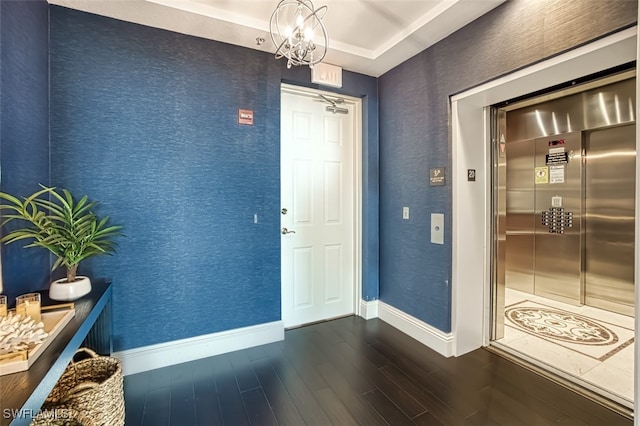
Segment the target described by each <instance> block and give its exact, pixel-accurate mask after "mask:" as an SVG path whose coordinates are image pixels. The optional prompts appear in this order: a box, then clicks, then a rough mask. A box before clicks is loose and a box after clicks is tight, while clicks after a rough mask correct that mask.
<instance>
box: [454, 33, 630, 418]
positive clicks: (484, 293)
mask: <svg viewBox="0 0 640 426" xmlns="http://www.w3.org/2000/svg"><path fill="white" fill-rule="evenodd" d="M636 43H637V27H632V28H628V29H626V30H623V31H620V32H618V33H615V34H612V35H610V36H608V37H605V38H602V39H599V40H597V41H595V42H592V43H589V44H587V45H584V46H581V47H578V48H576V49H573V50H571V51H569V52H567V53H564V54H561V55H558V56H555V57H553V58H551V59H548V60H545V61H542V62H539V63H537V64H535V65H533V66H530V67H527V68H525V69H522V70H519V71H516V72H514V73H512V74H509V75H507V76H505V77H502V78H499V79H497V80H494V81H491V82H489V83H486V84H483V85H481V86H478V87H475V88H473V89H470V90H467V91H465V92H463V93H460V94H458V95H455V96H453V97H452V98H451V115H452V117H451V118H452V125H451V127H452V129H451V130H452V170H453V171H452V173H453V176H454V178H453V179H452V182H453V194H452V240H453V249H452V250H453V253H452V307H451V310H452V318H451V325H452V327H451V328H452V332H453V336H454V355H456V356H459V355H462V354H465V353H467V352H470V351H472V350H474V349H477V348H480V347H482V346H486V345H488V343H489V331H490V327H491V323H490V306H491V300H490V288H491V245H492V235H491V221H492V215H491V167H492V165H491V156H490V149H491V143H490V129H489V125H488V124H489V117H488V114H489V110H488V106H490V105H493V104H496V103H499V102H503V101H506V100H509V99H513V98H515V97H518V96H522V95H526V94H528V93H532V92H535V91H538V90H542V89H544V88H547V87H551V86H554V85H556V84H560V83H564V82H567V81H571V80H573V79H576V78H579V77H583V76H585V75H589V74H592V73H596V72H599V71H603V70H606V69H608V68H612V67H614V66H617V65H622V64H625V63H628V62H631V61H634V60H636V57H637V56H638V53H637V51H638V46H637V44H636ZM636 108H637V105H636ZM636 116H637V115H636ZM639 127H640V126H639ZM636 143H638V141H637V140H636ZM467 169H476V182H468V181H467V180H466V179H464V176H466V170H467ZM639 187H640V177H638V178H637V179H636V190H638V188H639ZM636 198H637V197H636ZM636 202H637V203H638V200H636ZM469 212H477V214H472V215H470V214H469ZM639 214H640V210H639V209H638V204H637V205H636V226H637V227H638V222H640V220H639V219H638V215H639ZM637 229H638V228H637ZM636 238H638V230H636ZM637 244H638V243H636V248H638V247H639V246H638V245H637ZM635 268H636V282H635V286H636V321H637V322H638V316H639V315H638V306H640V301H639V298H640V291H639V289H638V286H639V285H640V284H639V282H638V281H639V279H638V274H639V273H640V271H639V270H640V256H637V255H636V265H635ZM638 331H639V330H638V327H636V340H638ZM639 353H640V352H639V350H638V348H637V347H636V362H638V357H639ZM637 377H638V375H637V374H636V380H638V379H637ZM637 392H638V385H637V384H636V394H637ZM637 403H638V401H637V398H636V404H637ZM636 408H637V407H636ZM639 419H640V416H638V417H636V421H640V420H639Z"/></svg>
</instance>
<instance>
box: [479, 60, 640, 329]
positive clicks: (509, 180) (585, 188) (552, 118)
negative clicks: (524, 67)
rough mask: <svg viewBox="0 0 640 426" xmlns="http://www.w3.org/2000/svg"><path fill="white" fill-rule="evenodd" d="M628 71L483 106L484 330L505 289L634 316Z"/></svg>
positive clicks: (496, 324)
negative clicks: (489, 217) (487, 152)
mask: <svg viewBox="0 0 640 426" xmlns="http://www.w3.org/2000/svg"><path fill="white" fill-rule="evenodd" d="M635 84H636V80H635V70H626V71H622V72H616V73H614V74H610V75H607V76H604V77H603V76H599V77H598V78H595V79H591V80H588V81H584V82H580V83H578V84H575V83H574V84H568V85H566V86H565V87H563V88H560V89H558V90H553V91H549V92H547V93H544V94H537V95H535V96H532V97H529V98H525V99H520V100H516V101H512V102H507V103H504V104H501V105H497V106H494V107H493V108H492V117H493V118H492V119H493V123H492V126H493V127H492V129H493V130H492V140H493V144H494V146H493V152H492V156H493V213H494V222H493V237H494V238H493V241H494V244H493V285H492V299H493V302H492V324H493V328H492V336H491V340H492V341H495V340H498V339H501V338H502V337H503V336H504V327H505V315H504V312H505V292H506V291H509V290H515V291H517V292H519V294H525V295H532V296H535V297H537V298H538V299H537V300H541V299H540V298H544V300H551V301H554V302H562V303H565V304H568V305H571V306H577V307H581V306H588V307H593V308H597V309H601V310H604V311H607V312H612V313H616V314H620V315H624V316H627V317H632V316H634V312H635V306H634V299H635V296H634V294H635V288H634V255H635V247H634V241H635V216H636V213H635V163H636V137H635V134H636V131H635V125H636V124H635V105H636V97H635V93H636V92H635V90H636V87H635Z"/></svg>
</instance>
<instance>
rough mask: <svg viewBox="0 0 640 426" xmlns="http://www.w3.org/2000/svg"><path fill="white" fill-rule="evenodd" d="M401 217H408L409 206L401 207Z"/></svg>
mask: <svg viewBox="0 0 640 426" xmlns="http://www.w3.org/2000/svg"><path fill="white" fill-rule="evenodd" d="M402 218H403V219H405V220H406V219H409V207H403V208H402Z"/></svg>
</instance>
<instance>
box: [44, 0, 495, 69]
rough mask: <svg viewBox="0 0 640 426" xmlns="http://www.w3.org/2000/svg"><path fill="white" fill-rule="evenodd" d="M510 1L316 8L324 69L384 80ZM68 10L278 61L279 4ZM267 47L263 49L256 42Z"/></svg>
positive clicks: (377, 1)
mask: <svg viewBox="0 0 640 426" xmlns="http://www.w3.org/2000/svg"><path fill="white" fill-rule="evenodd" d="M504 1H505V0H315V1H314V6H315V7H320V6H324V5H327V6H328V11H327V13H326V15H325V17H324V19H323V22H324V24H325V26H326V28H327V32H328V33H329V50H328V52H327V56H326V57H325V60H324V62H326V63H330V64H334V65H338V66H341V67H343V68H344V69H347V70H350V71H355V72H359V73H362V74H367V75H371V76H375V77H378V76H380V75H382V74H384V73H385V72H386V71H388V70H390V69H391V68H393V67H395V66H396V65H398V64H400V63H402V62H403V61H405V60H407V59H409V58H410V57H412V56H414V55H416V54H417V53H419V52H421V51H422V50H424V49H426V48H427V47H429V46H431V45H432V44H434V43H436V42H438V41H439V40H441V39H443V38H445V37H446V36H447V35H449V34H451V33H453V32H454V31H456V30H458V29H459V28H461V27H463V26H465V25H466V24H468V23H469V22H471V21H473V20H474V19H477V18H478V17H480V16H482V15H483V14H485V13H487V12H488V11H490V10H491V9H493V8H494V7H496V6H498V5H499V4H501V3H503V2H504ZM49 3H51V4H56V5H60V6H65V7H69V8H72V9H78V10H82V11H85V12H91V13H95V14H98V15H103V16H109V17H112V18H116V19H121V20H124V21H129V22H135V23H138V24H143V25H148V26H151V27H157V28H163V29H167V30H171V31H176V32H179V33H183V34H189V35H194V36H198V37H204V38H209V39H213V40H219V41H223V42H226V43H231V44H235V45H238V46H244V47H248V48H251V49H256V50H262V51H267V52H271V53H273V52H274V51H275V47H274V46H273V43H272V42H271V38H270V37H269V19H270V18H271V13H272V12H273V10H274V9H275V7H276V5H277V4H278V0H49ZM259 37H261V38H264V39H265V40H266V41H265V42H264V43H263V44H262V45H261V46H258V45H257V43H256V38H259Z"/></svg>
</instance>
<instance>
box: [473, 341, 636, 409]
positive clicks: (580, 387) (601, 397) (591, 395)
mask: <svg viewBox="0 0 640 426" xmlns="http://www.w3.org/2000/svg"><path fill="white" fill-rule="evenodd" d="M485 349H487V350H489V351H490V352H493V353H495V354H496V355H499V356H501V357H503V358H505V359H507V360H509V361H511V362H513V363H516V364H518V365H521V366H522V367H524V368H526V369H528V370H530V371H533V372H534V373H536V374H539V375H541V376H543V377H545V378H547V379H549V380H551V381H553V382H555V383H558V384H559V385H561V386H564V387H566V388H567V389H570V390H572V391H574V392H576V393H578V394H580V395H582V396H584V397H585V398H588V399H590V400H592V401H594V402H596V403H598V404H600V405H602V406H604V407H606V408H608V409H610V410H613V411H615V412H616V413H619V414H620V415H622V416H624V417H627V418H629V419H633V401H629V400H627V399H625V398H622V397H620V396H618V395H615V394H613V393H611V392H609V391H607V390H605V389H602V388H600V387H598V386H594V385H593V384H591V383H589V382H586V381H584V380H581V379H580V378H578V377H575V376H572V375H570V374H567V373H566V372H563V371H560V370H557V369H555V368H554V367H553V366H551V365H549V364H546V363H543V362H540V361H539V360H536V359H534V358H531V357H529V356H527V355H526V354H524V353H522V352H520V351H517V350H515V349H513V348H510V347H508V346H507V345H504V344H501V343H499V342H495V341H493V342H491V343H490V345H489V346H487V347H486V348H485Z"/></svg>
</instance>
